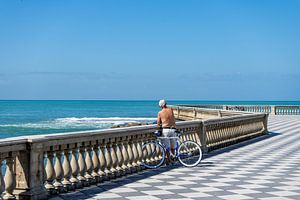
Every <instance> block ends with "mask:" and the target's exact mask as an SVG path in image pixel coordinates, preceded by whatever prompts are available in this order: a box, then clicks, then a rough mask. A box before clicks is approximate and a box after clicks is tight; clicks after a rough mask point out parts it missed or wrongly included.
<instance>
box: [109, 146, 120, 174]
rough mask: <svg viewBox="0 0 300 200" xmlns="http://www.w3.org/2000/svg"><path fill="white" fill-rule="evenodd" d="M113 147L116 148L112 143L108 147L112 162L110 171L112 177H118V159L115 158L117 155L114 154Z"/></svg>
mask: <svg viewBox="0 0 300 200" xmlns="http://www.w3.org/2000/svg"><path fill="white" fill-rule="evenodd" d="M115 147H116V143H112V144H111V146H110V149H111V153H110V155H111V161H112V164H111V169H110V170H111V172H112V173H113V176H114V177H119V176H120V173H119V172H118V170H117V165H118V158H117V154H116V151H115Z"/></svg>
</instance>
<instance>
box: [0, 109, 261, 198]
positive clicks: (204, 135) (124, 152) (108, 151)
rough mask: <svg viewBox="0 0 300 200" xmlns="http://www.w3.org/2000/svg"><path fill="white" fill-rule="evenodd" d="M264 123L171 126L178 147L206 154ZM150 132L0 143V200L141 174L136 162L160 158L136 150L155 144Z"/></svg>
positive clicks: (247, 119) (250, 118)
mask: <svg viewBox="0 0 300 200" xmlns="http://www.w3.org/2000/svg"><path fill="white" fill-rule="evenodd" d="M206 112H209V111H206ZM227 112H229V111H227ZM183 113H185V112H183ZM214 113H215V115H220V113H218V111H214ZM206 114H207V113H206ZM206 114H205V115H206ZM209 114H210V115H212V113H209ZM223 114H224V113H223ZM221 115H222V113H221ZM228 115H229V114H228ZM196 116H201V115H200V114H199V113H196ZM266 120H267V114H245V115H242V116H235V115H233V116H228V117H222V118H218V119H208V120H191V121H182V122H177V128H178V129H179V130H180V131H181V132H182V133H183V135H182V136H181V140H182V141H185V140H193V141H196V142H197V143H199V144H200V145H201V147H202V149H203V151H204V152H206V151H210V150H213V149H215V148H219V147H223V146H225V145H230V144H232V143H233V142H237V141H240V140H242V139H245V138H248V137H252V136H256V135H260V134H264V133H265V132H266V131H267V125H266ZM155 130H156V127H155V125H145V126H138V127H126V128H115V129H106V130H96V131H82V132H72V133H62V134H50V135H38V136H27V137H19V138H12V139H2V140H0V152H1V153H0V160H1V163H2V164H1V169H2V170H0V194H1V196H2V198H3V199H46V198H47V197H48V195H51V194H57V193H62V192H68V191H72V190H74V189H76V188H82V187H86V186H89V185H92V184H96V183H101V182H103V181H106V180H110V179H114V178H117V177H121V176H124V175H126V174H130V173H135V172H139V171H141V170H144V167H143V166H142V165H141V162H142V161H146V162H156V160H157V159H158V157H159V156H160V155H159V154H155V155H153V156H152V157H151V156H150V155H152V153H151V151H153V149H152V148H149V149H147V150H146V151H143V152H142V148H141V147H142V144H143V143H144V142H147V141H151V140H154V139H155V138H154V137H153V132H154V131H155Z"/></svg>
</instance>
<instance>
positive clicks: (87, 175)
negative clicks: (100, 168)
mask: <svg viewBox="0 0 300 200" xmlns="http://www.w3.org/2000/svg"><path fill="white" fill-rule="evenodd" d="M92 154H93V148H92V146H89V147H88V148H87V149H86V154H85V163H86V173H85V176H84V177H85V178H86V180H87V181H88V182H89V184H93V183H96V179H95V178H94V177H93V176H92V173H93V169H94V166H93V161H92V156H93V155H92Z"/></svg>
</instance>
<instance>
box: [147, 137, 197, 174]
mask: <svg viewBox="0 0 300 200" xmlns="http://www.w3.org/2000/svg"><path fill="white" fill-rule="evenodd" d="M162 139H175V140H176V147H175V153H174V154H173V153H172V152H171V150H170V149H169V148H168V147H166V145H165V144H164V143H163V142H162ZM166 151H168V152H169V155H170V156H171V159H173V160H174V159H176V160H177V159H178V160H179V162H180V163H181V164H182V165H184V166H186V167H195V166H197V165H198V164H199V163H200V161H201V159H202V151H201V147H200V145H199V144H197V143H196V142H194V141H184V142H181V141H180V133H179V134H178V135H177V136H176V137H157V140H155V141H150V142H146V143H144V144H143V146H142V152H143V155H145V158H144V160H143V161H142V164H143V165H144V166H145V167H147V168H150V169H155V168H158V167H160V166H161V165H162V164H163V163H164V162H165V160H166Z"/></svg>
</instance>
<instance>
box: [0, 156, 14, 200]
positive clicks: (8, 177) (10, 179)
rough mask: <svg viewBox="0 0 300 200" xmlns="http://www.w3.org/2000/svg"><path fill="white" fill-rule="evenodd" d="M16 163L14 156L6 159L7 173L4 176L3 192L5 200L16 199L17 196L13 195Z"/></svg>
mask: <svg viewBox="0 0 300 200" xmlns="http://www.w3.org/2000/svg"><path fill="white" fill-rule="evenodd" d="M14 161H15V159H14V156H12V155H9V157H7V158H6V171H5V176H4V183H5V184H4V186H5V187H4V192H3V199H15V196H14V195H13V190H14V186H15V177H14V171H13V165H14ZM1 170H2V169H1Z"/></svg>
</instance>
